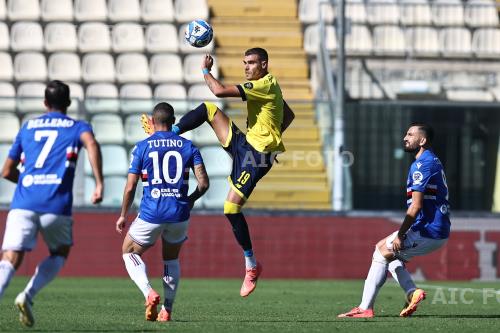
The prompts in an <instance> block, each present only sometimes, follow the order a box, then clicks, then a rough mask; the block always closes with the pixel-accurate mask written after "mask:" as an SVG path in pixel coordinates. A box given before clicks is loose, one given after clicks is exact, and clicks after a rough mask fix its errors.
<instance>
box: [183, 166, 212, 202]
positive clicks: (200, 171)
mask: <svg viewBox="0 0 500 333" xmlns="http://www.w3.org/2000/svg"><path fill="white" fill-rule="evenodd" d="M193 171H194V176H195V177H196V181H197V182H198V186H196V189H195V190H194V191H193V193H191V194H190V195H189V197H188V200H189V202H190V204H191V208H193V205H194V202H195V201H196V200H198V199H199V198H201V196H202V195H203V194H205V192H207V190H208V187H209V186H210V181H209V180H208V175H207V171H206V170H205V165H203V164H197V165H195V166H194V168H193Z"/></svg>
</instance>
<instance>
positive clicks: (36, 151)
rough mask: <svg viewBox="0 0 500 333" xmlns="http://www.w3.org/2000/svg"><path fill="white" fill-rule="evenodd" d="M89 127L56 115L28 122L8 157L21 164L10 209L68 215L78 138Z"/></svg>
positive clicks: (44, 116)
mask: <svg viewBox="0 0 500 333" xmlns="http://www.w3.org/2000/svg"><path fill="white" fill-rule="evenodd" d="M84 132H90V133H92V128H91V127H90V125H89V124H88V123H86V122H84V121H78V120H74V119H72V118H70V117H68V116H66V115H65V114H62V113H59V112H47V113H46V114H44V115H42V116H40V117H38V118H36V119H31V120H28V121H27V122H26V123H25V124H24V125H23V127H22V128H21V130H20V131H19V133H18V134H17V136H16V139H15V141H14V144H13V145H12V147H11V149H10V151H9V158H10V159H12V160H14V161H20V162H21V168H20V172H21V173H20V175H19V181H18V183H17V187H16V191H15V193H14V198H13V199H12V203H11V209H15V208H19V209H27V210H31V211H35V212H40V213H52V214H57V215H68V216H69V215H71V206H72V203H73V194H72V192H73V179H74V176H75V166H76V161H77V158H78V152H79V151H80V149H81V147H82V142H81V141H80V136H81V134H82V133H84Z"/></svg>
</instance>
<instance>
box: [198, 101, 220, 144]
mask: <svg viewBox="0 0 500 333" xmlns="http://www.w3.org/2000/svg"><path fill="white" fill-rule="evenodd" d="M199 104H200V103H198V104H197V105H199ZM192 132H193V137H192V140H193V142H194V143H195V145H197V146H198V147H202V146H210V145H219V140H218V139H217V136H216V135H215V133H214V130H213V129H212V127H211V126H210V125H209V124H207V123H206V122H205V123H203V125H201V126H200V127H197V128H195V129H194V130H193V131H192Z"/></svg>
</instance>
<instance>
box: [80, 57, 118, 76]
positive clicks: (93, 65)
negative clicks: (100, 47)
mask: <svg viewBox="0 0 500 333" xmlns="http://www.w3.org/2000/svg"><path fill="white" fill-rule="evenodd" d="M82 77H83V80H84V81H85V82H113V81H114V80H115V65H114V63H113V57H111V55H110V54H108V53H89V54H86V55H84V56H83V60H82Z"/></svg>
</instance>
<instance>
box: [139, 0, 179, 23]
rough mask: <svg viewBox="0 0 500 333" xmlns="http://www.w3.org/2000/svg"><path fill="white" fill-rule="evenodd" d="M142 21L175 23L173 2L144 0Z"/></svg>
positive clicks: (167, 0)
mask: <svg viewBox="0 0 500 333" xmlns="http://www.w3.org/2000/svg"><path fill="white" fill-rule="evenodd" d="M141 8H142V20H143V21H144V22H173V21H174V6H173V4H172V0H142V7H141Z"/></svg>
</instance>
